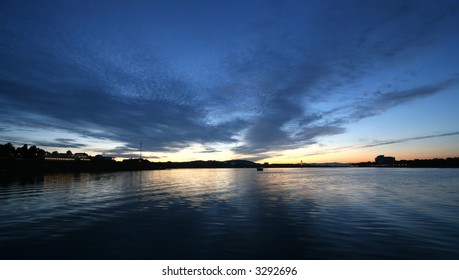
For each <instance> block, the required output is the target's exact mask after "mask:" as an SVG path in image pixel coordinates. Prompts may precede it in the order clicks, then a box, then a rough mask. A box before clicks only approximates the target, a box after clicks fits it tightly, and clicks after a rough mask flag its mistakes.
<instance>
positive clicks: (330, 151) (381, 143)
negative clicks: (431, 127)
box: [302, 131, 459, 157]
mask: <svg viewBox="0 0 459 280" xmlns="http://www.w3.org/2000/svg"><path fill="white" fill-rule="evenodd" d="M456 135H459V131H456V132H448V133H440V134H431V135H423V136H415V137H407V138H400V139H390V140H379V141H373V142H371V143H368V144H365V145H355V146H343V147H338V148H334V149H328V150H322V151H320V152H315V153H309V154H304V155H302V156H305V157H308V156H317V155H325V154H333V153H339V152H343V151H348V150H356V149H364V148H372V147H379V146H386V145H393V144H399V143H405V142H411V141H417V140H424V139H430V138H440V137H448V136H456Z"/></svg>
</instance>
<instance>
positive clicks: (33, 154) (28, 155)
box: [0, 143, 46, 159]
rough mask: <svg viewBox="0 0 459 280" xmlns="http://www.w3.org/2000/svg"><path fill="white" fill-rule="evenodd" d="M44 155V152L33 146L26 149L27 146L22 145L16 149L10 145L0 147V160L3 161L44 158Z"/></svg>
mask: <svg viewBox="0 0 459 280" xmlns="http://www.w3.org/2000/svg"><path fill="white" fill-rule="evenodd" d="M45 154H46V151H45V150H43V149H40V148H37V146H35V145H33V146H30V147H28V145H24V146H22V147H18V148H15V147H14V146H13V144H11V143H6V144H4V145H0V158H4V159H16V158H23V159H37V158H44V157H45Z"/></svg>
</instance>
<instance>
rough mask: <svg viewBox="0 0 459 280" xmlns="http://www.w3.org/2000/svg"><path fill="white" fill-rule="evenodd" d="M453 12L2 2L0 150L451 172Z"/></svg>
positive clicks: (455, 87)
mask: <svg viewBox="0 0 459 280" xmlns="http://www.w3.org/2000/svg"><path fill="white" fill-rule="evenodd" d="M458 26H459V2H458V1H457V0H451V1H449V0H442V1H422V0H420V1H419V0H415V1H400V0H397V1H390V0H388V1H370V0H367V1H354V0H351V1H341V0H335V1H327V0H320V1H319V0H317V1H315V0H311V1H304V0H302V1H290V0H289V1H268V0H264V1H247V0H244V1H176V0H172V1H170V0H168V1H136V0H133V1H112V0H110V1H46V0H44V1H17V0H15V1H1V2H0V61H1V63H0V142H1V143H7V142H11V143H13V144H14V145H16V146H19V145H23V144H29V145H37V146H38V147H41V148H44V149H45V150H49V151H54V150H58V151H61V152H65V151H67V150H71V151H72V152H88V153H90V154H93V155H95V154H104V155H110V156H114V157H117V158H130V157H138V156H139V149H140V143H142V156H144V157H145V158H148V159H150V160H152V161H188V160H229V159H247V160H253V161H258V162H272V163H274V162H279V163H283V162H291V163H297V162H300V161H303V162H305V163H307V162H359V161H373V160H374V158H375V157H376V156H377V155H380V154H384V155H387V156H395V157H396V158H397V159H415V158H434V157H440V158H441V157H458V156H459V122H458V120H459V110H458V109H457V108H458V105H459V52H458V50H459V32H457V27H458Z"/></svg>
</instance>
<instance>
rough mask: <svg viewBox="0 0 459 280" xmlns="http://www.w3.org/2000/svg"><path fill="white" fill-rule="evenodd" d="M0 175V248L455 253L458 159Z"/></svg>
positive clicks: (41, 251)
mask: <svg viewBox="0 0 459 280" xmlns="http://www.w3.org/2000/svg"><path fill="white" fill-rule="evenodd" d="M1 176H2V177H1V179H0V258H1V259H459V169H389V168H388V169H383V168H368V169H366V168H304V169H265V171H263V172H257V171H256V170H252V169H187V170H163V171H139V172H117V173H116V172H114V173H80V174H73V173H59V174H46V175H29V176H7V175H6V174H1Z"/></svg>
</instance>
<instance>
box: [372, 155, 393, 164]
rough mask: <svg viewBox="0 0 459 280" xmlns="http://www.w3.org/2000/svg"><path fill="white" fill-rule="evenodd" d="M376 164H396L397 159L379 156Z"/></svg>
mask: <svg viewBox="0 0 459 280" xmlns="http://www.w3.org/2000/svg"><path fill="white" fill-rule="evenodd" d="M375 164H377V165H391V164H395V157H386V156H384V155H379V156H377V157H376V158H375Z"/></svg>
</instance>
